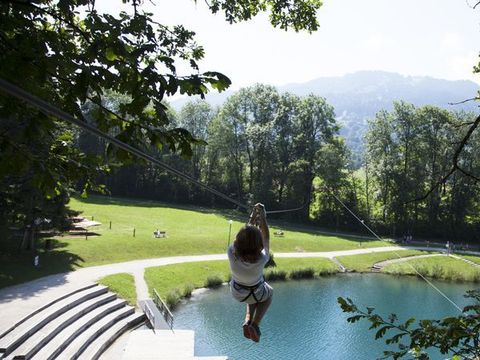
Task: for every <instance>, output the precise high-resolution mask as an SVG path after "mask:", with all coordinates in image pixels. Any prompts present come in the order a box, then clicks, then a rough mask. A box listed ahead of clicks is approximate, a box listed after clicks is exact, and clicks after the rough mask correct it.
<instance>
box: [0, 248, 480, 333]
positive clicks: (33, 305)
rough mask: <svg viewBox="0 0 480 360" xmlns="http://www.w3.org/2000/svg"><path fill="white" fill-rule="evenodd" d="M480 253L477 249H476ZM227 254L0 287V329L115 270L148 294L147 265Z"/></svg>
mask: <svg viewBox="0 0 480 360" xmlns="http://www.w3.org/2000/svg"><path fill="white" fill-rule="evenodd" d="M409 249H416V250H430V251H432V250H436V249H434V248H426V247H400V246H385V247H377V248H359V249H353V250H342V251H328V252H297V253H275V257H277V258H315V257H323V258H330V259H331V258H333V257H337V256H345V255H359V254H368V253H372V252H385V251H402V250H409ZM439 250H441V249H439ZM476 255H480V253H476ZM226 259H227V256H226V254H214V255H195V256H175V257H166V258H157V259H144V260H133V261H128V262H123V263H116V264H108V265H101V266H92V267H87V268H82V269H79V270H76V271H72V272H69V273H62V274H55V275H50V276H46V277H43V278H40V279H37V280H33V281H30V282H27V283H24V284H19V285H15V286H10V287H7V288H4V289H0V310H1V314H2V321H1V322H0V333H2V332H3V330H5V329H6V328H8V327H9V326H11V325H12V324H14V323H15V322H16V321H18V320H19V319H21V318H22V317H24V316H25V315H27V314H29V313H31V312H32V311H34V310H35V309H37V308H38V307H40V306H42V305H44V304H45V303H47V302H49V301H51V300H53V299H54V298H56V297H59V296H61V295H63V294H66V293H69V292H71V291H73V290H75V289H77V288H79V287H81V286H83V285H88V284H91V283H93V282H95V281H96V280H97V279H99V278H101V277H104V276H107V275H111V274H116V273H125V272H126V273H130V274H133V276H134V278H135V283H136V284H135V285H136V288H137V298H138V299H139V300H142V299H146V298H148V297H149V296H148V288H147V285H146V283H145V280H144V278H143V272H144V269H145V268H146V267H153V266H164V265H170V264H179V263H187V262H197V261H209V260H226Z"/></svg>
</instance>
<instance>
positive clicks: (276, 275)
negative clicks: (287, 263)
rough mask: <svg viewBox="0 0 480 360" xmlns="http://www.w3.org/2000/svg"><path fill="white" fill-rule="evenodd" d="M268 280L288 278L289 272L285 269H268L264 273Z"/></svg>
mask: <svg viewBox="0 0 480 360" xmlns="http://www.w3.org/2000/svg"><path fill="white" fill-rule="evenodd" d="M264 277H265V280H266V281H276V280H282V281H283V280H287V272H286V271H285V270H276V269H275V270H267V271H265V274H264Z"/></svg>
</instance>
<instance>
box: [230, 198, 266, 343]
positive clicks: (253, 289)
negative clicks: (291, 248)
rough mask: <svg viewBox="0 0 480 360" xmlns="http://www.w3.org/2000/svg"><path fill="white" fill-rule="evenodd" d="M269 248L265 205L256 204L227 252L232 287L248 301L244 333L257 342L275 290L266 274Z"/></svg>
mask: <svg viewBox="0 0 480 360" xmlns="http://www.w3.org/2000/svg"><path fill="white" fill-rule="evenodd" d="M269 250H270V234H269V230H268V224H267V219H266V213H265V207H264V206H263V205H262V204H256V205H255V206H254V207H253V211H252V214H251V215H250V220H249V222H248V224H247V225H245V226H244V227H243V228H241V229H240V231H239V232H238V233H237V236H236V237H235V241H234V242H233V245H231V246H230V247H229V248H228V251H227V252H228V260H229V262H230V270H231V272H232V280H231V281H230V290H231V292H232V295H233V297H234V298H235V299H237V300H238V301H240V302H245V303H246V304H247V311H246V314H245V322H244V323H243V335H244V336H245V337H246V338H247V339H251V340H253V341H255V342H259V341H260V335H261V332H260V328H259V325H260V321H261V320H262V318H263V316H264V315H265V313H266V312H267V309H268V307H269V306H270V304H271V303H272V294H273V289H272V287H271V286H270V285H268V284H267V282H265V279H264V277H263V268H264V267H265V264H267V262H268V260H269V259H270V256H269Z"/></svg>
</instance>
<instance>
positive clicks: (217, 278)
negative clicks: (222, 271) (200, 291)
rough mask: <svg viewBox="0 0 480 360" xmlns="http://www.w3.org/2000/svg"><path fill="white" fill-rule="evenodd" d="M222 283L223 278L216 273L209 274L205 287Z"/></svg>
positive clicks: (213, 286)
mask: <svg viewBox="0 0 480 360" xmlns="http://www.w3.org/2000/svg"><path fill="white" fill-rule="evenodd" d="M222 284H223V279H222V278H221V277H220V276H218V275H211V276H209V277H208V278H207V280H206V281H205V287H207V288H216V287H219V286H220V285H222Z"/></svg>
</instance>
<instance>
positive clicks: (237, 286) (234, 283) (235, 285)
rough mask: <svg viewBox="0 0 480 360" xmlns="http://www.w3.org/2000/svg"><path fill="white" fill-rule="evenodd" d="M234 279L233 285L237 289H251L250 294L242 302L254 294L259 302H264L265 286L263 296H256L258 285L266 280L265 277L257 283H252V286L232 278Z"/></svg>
mask: <svg viewBox="0 0 480 360" xmlns="http://www.w3.org/2000/svg"><path fill="white" fill-rule="evenodd" d="M232 281H233V287H234V289H235V290H240V289H243V290H248V291H249V293H248V295H247V296H245V297H244V298H243V299H242V300H240V302H244V301H246V300H247V299H248V298H249V297H250V296H253V298H254V299H255V302H257V303H259V302H262V299H263V296H264V295H265V287H264V288H263V292H262V296H260V299H258V298H257V297H256V295H255V290H257V289H258V287H259V286H260V285H262V284H263V283H264V282H265V279H262V280H261V281H259V282H258V283H257V284H255V285H252V286H247V285H243V284H240V283H237V282H236V281H235V280H232Z"/></svg>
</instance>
